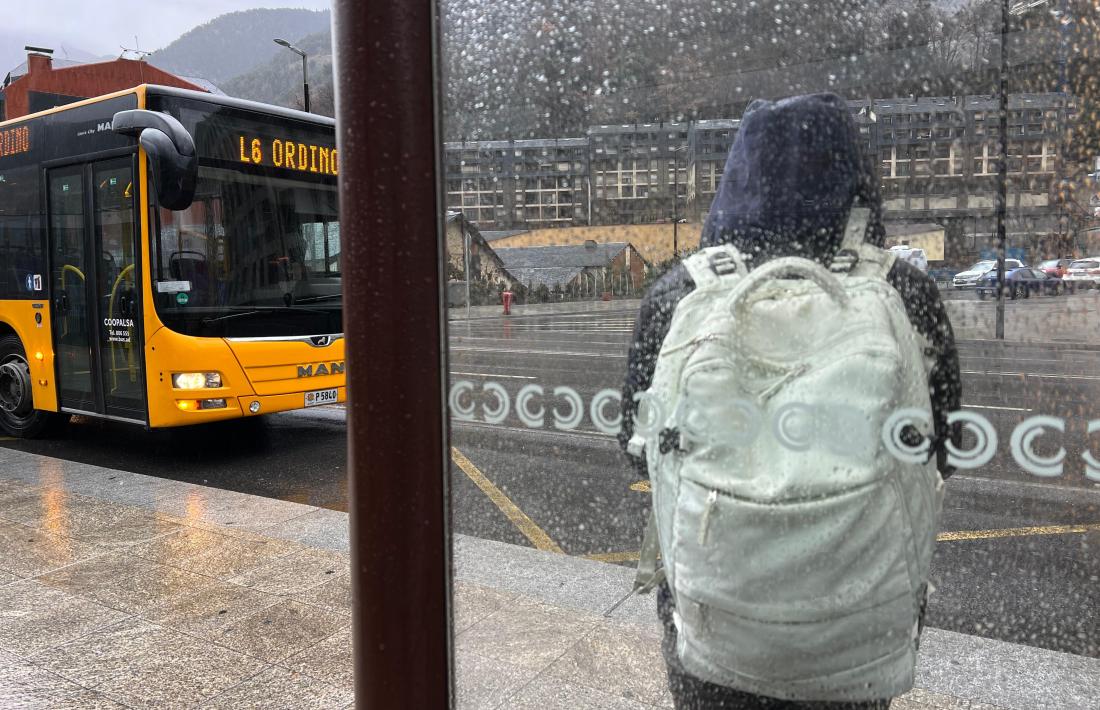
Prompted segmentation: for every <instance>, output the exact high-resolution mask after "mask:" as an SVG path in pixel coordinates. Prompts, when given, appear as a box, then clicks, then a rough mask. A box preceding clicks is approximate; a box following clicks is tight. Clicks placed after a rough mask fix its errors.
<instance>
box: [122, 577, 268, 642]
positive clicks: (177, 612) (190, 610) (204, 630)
mask: <svg viewBox="0 0 1100 710" xmlns="http://www.w3.org/2000/svg"><path fill="white" fill-rule="evenodd" d="M281 599H282V597H277V596H275V595H272V594H264V593H263V592H257V591H256V590H254V589H249V588H247V587H242V586H240V585H239V584H230V583H229V582H214V583H213V584H211V585H210V586H208V587H204V588H203V589H201V590H200V591H198V592H196V593H195V594H191V595H188V596H186V597H183V598H181V599H173V600H172V601H170V602H167V603H163V604H158V605H156V606H154V607H151V608H149V609H147V610H145V611H143V612H141V614H140V616H142V617H143V618H145V619H148V620H149V621H152V622H155V623H157V624H159V625H161V626H166V627H168V628H171V629H175V630H177V631H182V632H184V633H188V634H192V635H194V636H203V637H205V638H207V640H210V639H211V637H214V636H216V635H218V634H220V633H221V632H222V631H223V630H224V629H225V628H226V627H227V626H233V625H234V624H237V623H239V622H241V621H243V620H244V619H246V618H248V617H250V616H252V615H253V614H255V613H256V612H258V611H260V610H262V609H266V608H267V607H269V606H273V605H275V604H278V603H279V601H280V600H281Z"/></svg>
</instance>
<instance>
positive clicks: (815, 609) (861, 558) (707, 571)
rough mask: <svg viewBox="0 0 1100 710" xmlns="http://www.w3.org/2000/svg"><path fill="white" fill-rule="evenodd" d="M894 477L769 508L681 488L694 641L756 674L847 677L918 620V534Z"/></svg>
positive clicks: (686, 619)
mask: <svg viewBox="0 0 1100 710" xmlns="http://www.w3.org/2000/svg"><path fill="white" fill-rule="evenodd" d="M899 503H900V501H899V500H898V498H897V494H896V493H895V489H894V488H893V486H891V485H890V482H889V480H888V479H886V480H881V481H875V482H873V483H870V484H865V485H862V486H859V487H856V488H852V489H849V490H846V491H842V492H838V493H836V494H835V495H831V496H828V497H819V498H814V499H808V500H790V501H784V502H781V503H761V502H757V501H752V500H745V499H741V498H736V497H734V496H731V495H728V494H726V493H723V492H721V491H717V490H715V489H713V488H708V487H706V486H703V485H700V484H698V483H696V482H693V481H691V480H688V479H682V480H681V486H680V491H679V500H678V503H677V515H676V521H675V528H674V534H673V541H672V544H673V545H674V546H675V548H674V564H675V574H674V579H675V585H676V594H677V606H678V611H679V613H680V616H681V618H682V620H683V625H684V627H685V628H684V630H683V632H684V636H685V639H684V640H685V643H688V644H696V645H697V646H699V647H700V648H703V649H706V653H707V655H709V656H712V661H713V662H714V663H715V664H717V665H719V666H722V667H726V668H734V669H736V670H737V671H738V672H739V673H746V674H748V675H751V676H757V675H759V677H772V676H774V674H777V673H778V674H781V675H782V674H784V673H788V672H789V673H791V674H792V675H791V676H790V677H794V678H805V677H810V676H825V675H829V674H830V673H839V672H843V671H844V670H845V669H851V668H854V667H858V666H861V665H865V664H867V663H870V662H873V661H874V660H875V659H876V658H882V657H885V656H889V655H891V654H894V653H896V652H898V649H899V648H900V647H901V646H903V645H904V644H905V643H907V642H908V640H909V636H910V634H911V629H912V624H913V622H914V616H913V614H914V604H913V584H912V581H911V576H910V569H911V567H913V566H914V565H913V562H914V561H913V560H911V559H909V558H910V557H911V554H912V553H911V549H912V548H911V542H910V539H909V538H910V536H911V533H910V531H909V529H908V525H907V520H906V515H905V513H904V512H903V511H902V510H901V508H900V505H899Z"/></svg>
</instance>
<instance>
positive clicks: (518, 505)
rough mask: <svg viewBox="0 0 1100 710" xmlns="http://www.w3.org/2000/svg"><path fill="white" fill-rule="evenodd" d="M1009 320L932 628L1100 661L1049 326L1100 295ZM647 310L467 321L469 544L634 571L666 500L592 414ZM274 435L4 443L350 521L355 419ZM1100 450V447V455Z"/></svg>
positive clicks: (984, 351)
mask: <svg viewBox="0 0 1100 710" xmlns="http://www.w3.org/2000/svg"><path fill="white" fill-rule="evenodd" d="M953 296H955V297H956V298H955V300H954V301H953V302H952V306H951V307H952V308H953V309H957V310H956V311H955V312H954V313H953V314H952V315H953V319H955V318H957V319H958V321H959V322H960V324H961V325H962V326H963V327H964V328H974V327H975V326H974V325H973V323H980V322H981V319H982V318H985V317H986V315H987V313H986V311H987V310H988V309H989V307H990V306H991V305H992V304H984V303H978V302H977V301H975V300H974V299H973V297H972V295H970V294H953ZM968 297H969V298H968ZM1089 299H1091V300H1089ZM1009 305H1010V307H1011V310H1010V313H1012V314H1013V318H1015V320H1013V321H1011V322H1012V323H1013V324H1014V325H1016V324H1018V323H1019V322H1021V319H1023V321H1027V322H1033V323H1035V322H1038V323H1039V324H1038V325H1033V326H1031V327H1032V330H1031V331H1029V333H1033V334H1034V336H1035V338H1034V339H1035V340H1037V341H1038V343H1031V344H1019V343H1016V344H1003V343H996V342H989V341H988V340H986V339H973V340H969V341H965V342H963V343H961V345H960V355H961V362H962V369H963V372H964V375H963V378H964V392H965V395H964V404H965V405H967V411H970V412H973V413H976V414H980V415H981V416H982V417H984V418H985V419H987V420H988V421H989V422H990V423H991V425H992V427H993V429H994V430H995V431H996V433H997V437H998V439H999V444H998V446H997V452H996V455H995V456H994V457H993V459H992V460H991V461H990V462H989V463H988V464H986V465H984V466H982V467H980V468H978V469H975V470H970V471H963V472H961V473H960V474H958V475H957V476H956V477H955V478H954V479H952V480H951V481H949V484H948V486H949V487H948V498H947V502H946V504H945V513H944V519H943V525H942V529H943V530H944V531H945V532H947V533H952V534H953V535H954V537H953V539H950V540H945V541H943V542H941V543H940V544H939V545H938V548H937V552H936V557H935V562H934V571H933V582H934V584H935V585H936V587H937V588H938V592H937V593H936V594H935V595H933V597H932V600H931V602H930V610H929V617H928V622H929V624H930V625H932V626H935V627H939V628H945V629H950V630H956V631H960V632H964V633H971V634H975V633H976V634H979V635H983V636H989V637H993V638H998V639H1003V640H1008V641H1015V642H1020V643H1025V644H1030V645H1037V646H1042V647H1046V648H1052V649H1056V650H1063V651H1068V652H1072V653H1082V654H1085V655H1090V656H1094V657H1100V611H1098V610H1100V591H1098V590H1100V585H1098V584H1097V580H1098V579H1100V556H1098V555H1097V554H1096V553H1095V550H1096V548H1097V546H1098V545H1100V485H1097V483H1095V482H1093V481H1091V480H1090V479H1088V478H1087V477H1086V475H1085V466H1084V463H1083V461H1082V460H1081V455H1082V453H1083V452H1084V451H1085V445H1086V438H1087V435H1086V432H1085V422H1086V421H1087V418H1088V417H1089V416H1096V414H1095V412H1096V411H1097V408H1096V406H1095V404H1094V402H1096V401H1098V397H1100V350H1092V349H1088V348H1082V347H1074V346H1071V345H1067V344H1063V343H1058V338H1056V337H1055V336H1057V335H1058V334H1059V333H1061V332H1063V331H1060V330H1052V331H1050V332H1043V330H1042V329H1043V328H1044V327H1045V326H1043V325H1042V323H1043V322H1049V321H1050V320H1051V316H1050V315H1049V314H1051V313H1054V314H1055V315H1056V317H1055V318H1054V320H1055V321H1059V323H1055V325H1059V324H1060V323H1065V321H1066V320H1067V319H1069V318H1076V317H1077V315H1076V313H1077V312H1076V310H1075V309H1081V310H1084V309H1086V308H1092V307H1094V305H1095V298H1094V297H1092V296H1085V297H1077V300H1073V301H1070V300H1068V299H1067V300H1065V302H1064V303H1059V302H1057V301H1055V300H1053V299H1051V300H1032V301H1031V302H1027V303H1018V304H1009ZM634 308H635V306H633V304H631V307H630V308H629V309H627V308H624V309H623V310H620V311H603V312H600V313H590V314H559V315H544V316H518V317H512V318H508V319H504V318H487V319H480V320H474V321H471V322H469V323H466V322H452V324H451V371H452V388H453V389H452V391H455V389H454V388H456V387H457V390H458V392H457V394H456V399H455V400H454V404H456V405H457V409H458V410H460V411H462V412H467V411H468V412H469V413H468V415H465V416H467V417H468V418H469V419H470V420H471V421H465V422H463V421H456V422H455V423H454V427H453V440H452V443H453V445H454V446H455V448H456V449H457V450H458V451H459V452H460V454H461V457H460V458H459V460H460V462H461V463H462V465H461V466H454V467H453V478H452V480H453V484H454V487H453V495H454V505H453V511H454V524H455V530H456V531H457V532H460V533H465V534H469V535H474V536H477V537H483V538H490V539H496V540H502V541H506V542H512V543H516V544H524V545H531V544H540V545H542V546H544V547H547V546H553V547H556V548H558V549H561V550H562V551H564V552H565V553H567V554H571V555H584V556H590V557H593V558H596V559H602V560H605V561H618V562H623V563H626V564H630V563H631V562H632V560H633V559H634V558H635V556H636V551H637V546H638V540H639V539H640V536H641V529H642V525H643V522H644V520H645V511H646V508H647V504H648V495H647V494H646V493H645V491H644V486H643V485H641V484H640V481H639V476H638V474H637V473H636V472H634V471H633V470H631V469H630V467H629V466H627V465H626V464H625V463H624V461H623V459H622V457H621V455H620V454H619V451H618V448H617V446H616V444H615V442H614V440H613V438H612V437H611V435H610V434H608V433H607V432H606V431H601V427H600V425H599V423H598V422H596V421H594V419H593V413H592V406H591V404H592V401H593V399H598V398H599V397H600V396H601V395H600V393H601V392H605V391H606V390H610V391H611V392H612V393H613V392H614V391H616V390H617V389H618V387H619V386H620V382H621V378H622V374H623V371H624V367H625V354H626V348H627V345H628V342H629V338H630V333H631V331H632V327H633V319H634ZM1040 313H1042V314H1044V315H1043V316H1042V317H1041V318H1040V317H1039V314H1040ZM1010 332H1011V331H1010ZM989 336H990V337H991V333H990V334H989ZM467 385H468V386H467ZM486 385H489V388H488V390H486ZM539 387H541V388H542V391H541V393H540V392H539V391H538V389H537V388H539ZM525 388H527V391H528V395H529V396H528V397H527V398H526V399H523V400H522V407H521V406H520V401H521V398H520V394H521V392H523V391H524V390H525ZM532 388H534V389H533V390H532ZM556 388H567V390H559V391H558V393H555V389H556ZM572 392H575V393H576V397H577V402H579V403H580V405H581V406H580V407H579V413H580V414H581V416H580V418H579V421H578V422H576V425H575V426H571V425H573V422H570V421H568V420H569V419H570V418H571V417H570V416H569V415H571V414H573V411H572V410H573V407H572V406H571V405H570V399H571V398H572V394H571V393H572ZM604 397H610V395H606V394H605V395H604ZM505 401H506V402H507V409H505V407H504V403H505ZM614 409H615V406H614V401H613V400H612V399H609V398H608V399H606V401H605V406H604V407H602V408H597V410H598V411H597V416H600V415H601V414H602V415H603V416H605V417H606V418H609V419H610V417H611V415H613V414H614ZM540 410H541V412H540ZM540 413H541V417H539V416H537V415H539V414H540ZM1038 414H1044V415H1051V416H1054V417H1056V418H1058V419H1060V420H1063V421H1065V422H1066V425H1067V426H1066V429H1067V430H1066V432H1065V434H1064V435H1062V434H1057V433H1054V432H1052V431H1049V430H1048V431H1047V432H1046V433H1044V434H1043V435H1041V436H1039V437H1038V441H1039V443H1038V444H1037V445H1036V447H1035V450H1036V453H1037V454H1039V455H1048V456H1049V455H1051V454H1054V453H1056V451H1057V449H1058V448H1060V447H1064V448H1065V449H1066V456H1065V470H1064V472H1063V473H1062V474H1061V475H1060V476H1056V477H1039V476H1036V475H1034V474H1033V473H1030V472H1028V471H1026V470H1024V468H1022V467H1021V466H1020V465H1019V464H1018V463H1017V462H1016V461H1015V460H1014V458H1013V456H1012V455H1011V452H1010V448H1011V447H1010V439H1011V434H1012V432H1013V431H1014V429H1015V428H1016V427H1017V426H1018V425H1019V423H1020V422H1021V421H1023V420H1025V419H1027V418H1029V417H1033V416H1035V415H1038ZM555 415H556V416H555ZM486 419H488V420H490V421H489V422H486ZM263 421H264V423H263V425H260V426H257V425H256V423H254V422H242V423H238V424H236V425H231V426H221V427H211V428H204V429H191V430H179V431H165V432H143V431H141V430H137V429H134V428H131V427H126V426H123V425H118V424H111V423H102V422H91V421H78V422H76V423H75V424H74V426H73V427H71V429H70V431H69V432H68V434H67V436H66V437H65V438H64V439H55V440H43V441H34V442H11V441H8V442H2V444H3V445H5V446H14V447H18V448H21V449H26V450H29V451H34V452H36V453H42V454H46V455H50V456H57V457H60V458H66V459H71V460H77V461H81V462H84V463H92V464H97V465H102V466H108V467H112V468H119V469H123V470H129V471H135V472H140V473H146V474H150V475H157V476H164V477H168V478H173V479H177V480H183V481H190V482H196V483H203V484H205V485H212V486H217V487H221V488H228V489H232V490H238V491H243V492H248V493H254V494H258V495H266V496H272V497H278V498H283V499H287V500H294V501H300V502H304V503H310V504H313V505H321V506H325V507H330V508H335V509H346V486H345V483H344V473H345V463H346V462H345V454H344V444H345V440H344V434H345V423H344V412H343V410H342V409H341V408H333V407H328V408H319V409H315V410H308V411H303V412H296V413H288V414H281V415H272V416H269V417H265V418H264V420H263ZM609 423H610V422H604V425H605V426H604V427H603V428H605V429H606V428H608V427H607V424H609ZM563 427H564V428H563ZM1096 439H1100V435H1094V445H1093V449H1094V450H1096V451H1100V441H1096ZM967 445H969V442H968V444H967ZM1098 458H1100V457H1098ZM506 505H512V506H514V507H515V509H516V510H518V511H520V513H521V514H522V516H523V517H522V519H521V520H520V522H519V523H517V522H516V516H515V515H512V516H509V515H506V514H505V512H504V510H503V508H502V506H506ZM524 520H525V521H526V522H524ZM1074 526H1086V527H1083V528H1078V527H1074Z"/></svg>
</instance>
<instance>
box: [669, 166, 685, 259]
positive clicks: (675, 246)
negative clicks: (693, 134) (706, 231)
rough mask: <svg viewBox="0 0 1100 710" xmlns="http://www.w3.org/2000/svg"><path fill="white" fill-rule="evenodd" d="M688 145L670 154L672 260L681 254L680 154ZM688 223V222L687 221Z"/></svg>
mask: <svg viewBox="0 0 1100 710" xmlns="http://www.w3.org/2000/svg"><path fill="white" fill-rule="evenodd" d="M687 148H688V147H687V146H686V145H680V146H676V147H675V148H672V149H671V150H670V151H669V152H670V153H672V160H673V165H672V258H673V259H675V258H676V257H677V256H679V254H680V244H679V241H680V240H679V236H680V235H679V234H678V231H679V226H680V214H679V206H678V203H679V198H680V153H681V152H683V151H685V150H687ZM685 221H687V220H685Z"/></svg>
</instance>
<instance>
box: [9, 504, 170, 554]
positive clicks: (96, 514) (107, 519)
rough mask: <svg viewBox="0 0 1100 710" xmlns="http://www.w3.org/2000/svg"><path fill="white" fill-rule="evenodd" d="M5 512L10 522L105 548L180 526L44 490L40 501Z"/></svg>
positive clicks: (136, 510) (135, 511)
mask: <svg viewBox="0 0 1100 710" xmlns="http://www.w3.org/2000/svg"><path fill="white" fill-rule="evenodd" d="M4 511H5V515H4V517H6V518H7V519H9V520H14V521H16V522H19V523H22V524H24V525H28V526H30V527H35V528H39V529H41V530H45V531H47V532H52V533H57V534H63V535H67V536H69V537H74V538H77V539H80V540H83V541H85V542H93V543H97V544H100V545H103V546H106V547H119V546H124V545H130V544H133V543H135V542H141V541H144V540H149V539H151V538H155V537H158V536H160V535H164V534H166V533H169V532H172V531H173V530H176V529H178V528H179V527H180V526H179V525H178V524H177V523H174V522H171V521H169V520H167V519H162V518H158V517H156V516H154V515H153V514H152V513H150V512H147V511H144V510H142V509H140V508H136V507H134V506H131V505H121V504H118V503H113V502H108V501H103V500H99V499H96V498H91V497H88V496H83V495H76V494H73V493H70V492H68V491H61V492H59V491H56V490H52V491H46V492H45V493H44V494H43V497H42V498H41V499H38V500H32V501H28V502H25V503H23V504H22V505H19V506H14V507H10V506H6V507H5V508H4Z"/></svg>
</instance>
